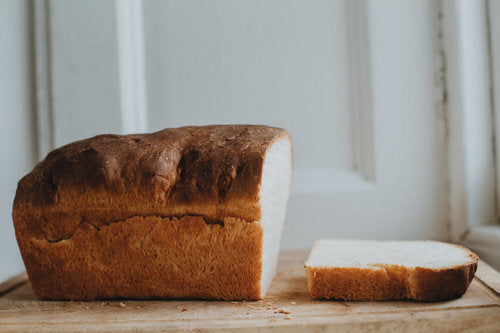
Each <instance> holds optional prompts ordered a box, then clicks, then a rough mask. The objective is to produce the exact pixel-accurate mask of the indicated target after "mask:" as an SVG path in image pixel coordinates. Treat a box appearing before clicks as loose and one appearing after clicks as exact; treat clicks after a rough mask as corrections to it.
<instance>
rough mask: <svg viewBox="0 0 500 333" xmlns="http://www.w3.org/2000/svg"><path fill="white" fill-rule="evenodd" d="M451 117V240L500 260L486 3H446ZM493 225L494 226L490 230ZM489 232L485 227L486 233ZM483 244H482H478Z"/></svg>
mask: <svg viewBox="0 0 500 333" xmlns="http://www.w3.org/2000/svg"><path fill="white" fill-rule="evenodd" d="M442 5H443V6H442V10H443V12H442V14H443V16H442V20H443V21H442V23H443V25H442V27H443V47H444V53H445V58H446V94H447V106H446V108H447V113H448V119H449V138H448V165H449V191H450V192H449V194H450V197H449V203H450V223H451V230H450V231H451V239H452V241H454V242H459V243H463V244H465V245H467V246H469V247H471V248H472V249H474V250H475V251H477V252H478V253H479V254H480V256H481V255H482V256H485V257H487V258H497V259H496V260H497V261H496V262H491V263H492V264H494V265H495V264H496V265H499V264H500V261H499V259H500V257H499V256H498V255H497V256H495V255H494V254H495V253H497V254H498V252H497V251H498V245H495V246H488V245H487V244H490V245H491V244H493V243H495V242H492V241H491V238H494V239H496V242H497V244H498V243H500V233H499V232H495V233H492V232H488V230H490V231H491V228H493V230H497V229H498V230H500V226H493V225H494V224H496V223H497V216H496V209H495V191H496V189H495V186H496V185H495V176H494V169H495V167H494V146H493V126H492V123H493V119H492V106H491V96H490V77H489V73H490V68H489V49H488V38H487V26H486V9H485V2H483V1H464V0H460V1H451V0H444V1H443V3H442ZM488 225H491V227H486V226H488ZM485 228H486V229H485ZM479 244H482V245H481V246H478V245H479Z"/></svg>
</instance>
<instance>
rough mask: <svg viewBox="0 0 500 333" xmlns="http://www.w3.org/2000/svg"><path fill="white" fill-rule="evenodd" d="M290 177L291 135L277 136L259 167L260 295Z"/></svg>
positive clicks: (273, 257) (271, 268) (275, 249)
mask: <svg viewBox="0 0 500 333" xmlns="http://www.w3.org/2000/svg"><path fill="white" fill-rule="evenodd" d="M291 177H292V143H291V141H290V137H289V136H288V135H286V136H281V137H278V138H277V140H275V141H274V142H273V143H272V145H271V146H270V147H269V149H268V150H267V152H266V155H265V159H264V166H263V170H262V181H261V185H260V193H259V196H260V207H261V212H262V218H261V223H262V229H263V231H264V239H263V246H262V275H261V288H260V296H261V298H262V297H264V295H265V294H266V292H267V289H268V288H269V286H270V284H271V281H272V279H273V276H274V273H275V270H276V264H277V261H278V254H279V249H280V241H281V232H282V230H283V225H284V221H285V215H286V206H287V202H288V196H289V192H290V185H291Z"/></svg>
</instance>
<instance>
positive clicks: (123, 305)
mask: <svg viewBox="0 0 500 333" xmlns="http://www.w3.org/2000/svg"><path fill="white" fill-rule="evenodd" d="M118 306H119V307H121V308H124V307H126V306H127V304H125V303H123V302H120V303H118Z"/></svg>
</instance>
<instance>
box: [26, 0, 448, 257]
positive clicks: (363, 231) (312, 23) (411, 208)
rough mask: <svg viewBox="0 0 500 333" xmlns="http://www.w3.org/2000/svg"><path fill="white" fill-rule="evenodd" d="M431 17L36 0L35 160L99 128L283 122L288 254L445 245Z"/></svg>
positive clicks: (386, 4) (401, 6) (299, 7)
mask: <svg viewBox="0 0 500 333" xmlns="http://www.w3.org/2000/svg"><path fill="white" fill-rule="evenodd" d="M435 6H436V4H435V3H434V2H433V1H410V2H408V1H405V2H401V1H396V0H386V1H377V2H376V3H374V2H369V1H363V0H355V1H344V0H330V1H327V0H324V1H306V0H292V1H278V0H273V1H268V0H266V1H264V0H259V1H230V0H215V1H202V0H196V1H195V0H190V1H180V0H179V1H177V0H176V1H173V0H171V1H159V0H154V1H153V0H152V1H144V2H141V1H135V0H133V1H127V2H125V1H106V2H103V1H97V0H92V1H77V0H48V1H44V2H36V4H35V17H36V27H35V28H36V31H37V40H36V41H37V43H36V59H37V62H36V63H37V65H38V67H39V68H42V69H43V70H41V69H37V73H38V72H40V74H39V75H38V76H37V89H38V91H39V92H41V93H39V95H38V105H39V108H42V109H41V111H40V110H39V112H40V114H41V115H42V116H41V117H42V119H48V120H47V121H45V122H40V121H39V124H40V128H39V133H40V135H41V137H40V138H41V140H40V150H41V151H42V155H43V154H45V153H46V151H47V149H48V147H54V146H60V145H62V144H65V143H67V142H69V141H72V140H76V139H81V138H84V137H87V136H90V135H94V134H98V133H103V132H115V133H130V132H135V131H154V130H159V129H162V128H165V127H176V126H183V125H192V124H213V123H258V124H268V125H273V126H279V127H284V128H287V129H288V130H289V131H290V132H291V134H292V137H293V140H294V149H295V176H294V180H293V188H292V196H291V199H290V203H289V210H288V218H287V223H286V227H285V231H284V239H283V246H284V247H285V248H289V249H290V248H304V249H305V248H310V247H311V245H312V242H313V240H314V239H317V238H323V237H343V238H345V237H347V238H375V239H428V238H432V239H446V238H447V237H448V230H447V219H448V215H447V211H448V210H447V197H446V195H447V193H446V164H445V163H446V158H445V126H444V119H443V118H444V116H443V114H442V113H441V112H440V111H439V110H440V108H439V107H438V106H439V103H440V102H441V100H440V98H441V97H440V96H442V94H441V91H440V90H439V89H437V88H436V86H437V87H439V85H436V80H437V79H438V78H436V76H435V75H434V73H435V72H436V71H437V72H439V68H437V70H436V66H437V67H439V64H440V62H439V55H440V51H439V47H438V43H437V38H438V34H437V31H438V27H437V24H438V10H437V8H436V7H435ZM436 64H437V65H436ZM44 65H46V66H44ZM40 66H42V67H40ZM44 133H45V135H44Z"/></svg>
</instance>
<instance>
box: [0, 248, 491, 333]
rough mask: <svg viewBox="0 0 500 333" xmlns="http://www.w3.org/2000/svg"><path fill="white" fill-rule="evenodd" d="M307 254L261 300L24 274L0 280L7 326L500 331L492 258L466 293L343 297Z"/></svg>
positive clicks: (0, 307) (1, 315)
mask: <svg viewBox="0 0 500 333" xmlns="http://www.w3.org/2000/svg"><path fill="white" fill-rule="evenodd" d="M305 259H306V253H305V252H283V253H282V254H281V256H280V261H279V266H278V272H277V274H276V276H275V278H274V280H273V283H272V285H271V288H270V290H269V292H268V295H267V297H266V298H265V299H263V300H261V301H257V302H213V301H212V302H207V301H127V300H123V301H110V302H102V301H100V302H48V301H39V300H37V299H36V297H35V296H34V294H33V292H32V290H31V285H30V283H29V282H28V281H27V278H26V275H25V274H21V275H19V276H16V277H15V278H13V279H11V280H9V281H7V282H5V283H3V284H0V331H2V332H3V331H8V332H20V331H34V330H35V331H37V332H45V331H50V332H53V331H68V330H72V331H74V330H76V331H100V332H101V331H107V332H109V331H126V330H131V331H169V330H196V331H202V332H219V331H259V332H260V331H271V332H324V331H325V332H326V331H328V332H336V331H339V332H341V331H346V330H352V331H358V332H359V331H361V332H368V331H369V332H373V331H388V330H397V331H404V332H457V331H481V332H500V274H499V273H498V272H496V271H495V270H493V269H492V268H490V267H489V266H488V265H487V264H485V263H484V262H480V263H479V267H478V271H477V273H476V277H475V279H474V281H473V282H472V284H471V286H470V288H469V290H468V291H467V293H466V294H465V295H464V296H463V297H462V298H460V299H456V300H452V301H447V302H437V303H417V302H343V301H316V300H312V299H311V298H310V297H309V295H308V292H307V283H306V277H305V270H304V261H305Z"/></svg>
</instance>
